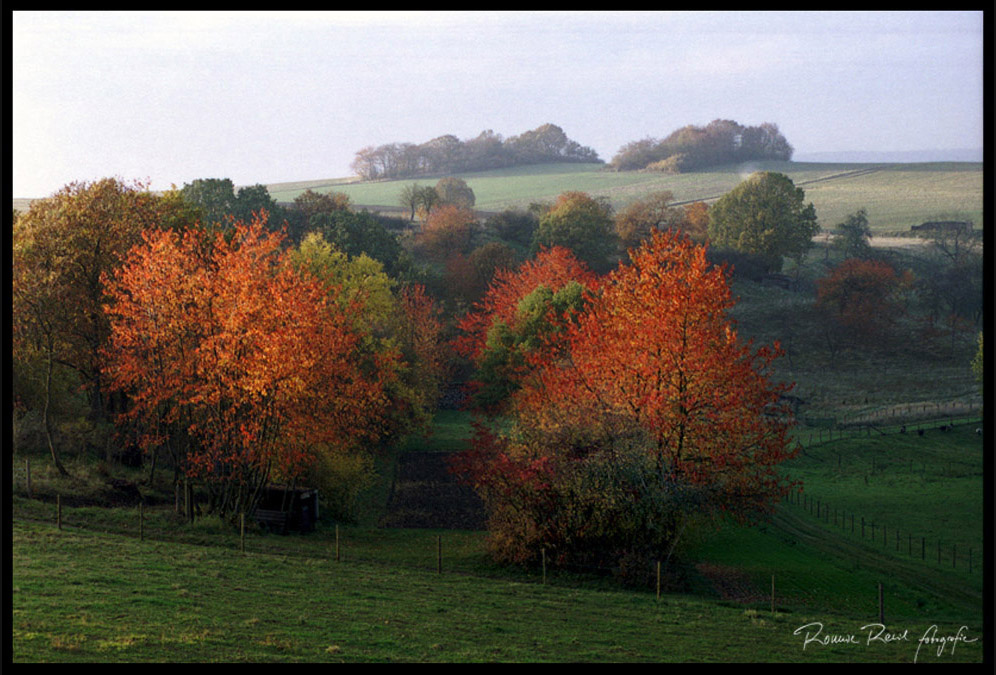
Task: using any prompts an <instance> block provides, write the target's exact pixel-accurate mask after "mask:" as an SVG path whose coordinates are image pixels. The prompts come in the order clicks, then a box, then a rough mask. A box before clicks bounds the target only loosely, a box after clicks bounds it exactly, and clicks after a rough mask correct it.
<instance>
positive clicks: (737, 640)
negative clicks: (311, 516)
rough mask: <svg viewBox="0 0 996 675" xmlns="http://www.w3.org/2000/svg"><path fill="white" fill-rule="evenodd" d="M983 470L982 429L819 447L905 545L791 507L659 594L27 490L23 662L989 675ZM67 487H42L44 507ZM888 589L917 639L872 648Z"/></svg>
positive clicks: (826, 481)
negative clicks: (923, 553)
mask: <svg viewBox="0 0 996 675" xmlns="http://www.w3.org/2000/svg"><path fill="white" fill-rule="evenodd" d="M466 421H467V420H466V418H465V417H464V418H463V419H461V416H460V415H449V416H446V418H445V419H443V420H442V421H441V432H442V433H441V434H440V436H441V438H440V439H438V446H435V447H438V448H442V447H452V448H455V447H456V445H455V444H454V442H455V440H456V439H457V438H458V437H459V436H461V435H465V433H466V431H467V426H466ZM461 428H462V429H463V433H461ZM869 452H871V453H872V454H874V455H876V456H877V457H878V459H879V461H878V463H877V465H876V468H875V469H874V470H872V468H871V467H870V466H869V457H870V455H869ZM837 454H840V455H841V456H842V458H843V461H842V462H841V465H840V466H841V468H840V469H838V466H837V463H836V461H829V460H831V459H834V458H835V457H836V455H837ZM910 457H914V458H915V461H916V462H917V464H916V466H915V468H916V471H915V472H914V473H913V474H909V472H908V471H907V459H908V458H910ZM921 461H924V462H926V463H927V464H929V466H930V468H931V469H932V470H931V471H927V472H923V471H921V470H920V464H919V462H921ZM949 464H950V465H951V466H952V469H951V470H944V468H945V467H947V466H948V465H949ZM981 467H982V440H981V438H980V437H978V436H977V435H976V434H975V433H974V429H973V428H971V427H963V428H959V429H956V430H954V431H952V432H947V433H946V434H945V433H942V432H939V431H936V430H935V431H933V432H929V433H928V435H926V436H924V437H919V436H913V435H901V434H891V435H889V436H888V437H884V438H883V439H882V440H881V441H880V442H878V443H877V444H876V445H875V446H874V447H872V448H871V449H870V450H869V448H867V447H865V444H864V443H861V442H856V441H854V440H853V439H852V440H849V441H842V442H835V443H829V444H823V445H820V446H819V447H810V448H808V449H807V452H806V454H804V455H801V456H800V457H799V458H798V459H796V460H794V461H793V462H792V463H791V464H790V466H789V467H788V469H789V471H790V472H791V473H792V474H793V475H794V476H795V477H798V478H802V479H803V480H804V481H805V483H806V490H807V495H808V496H809V498H810V499H812V498H815V497H819V498H822V500H823V503H824V504H825V503H826V502H827V501H828V500H832V503H833V506H834V508H840V509H841V510H842V511H847V512H854V511H857V512H858V513H862V514H864V515H865V516H866V517H867V518H868V519H869V520H871V519H875V520H876V522H877V523H878V524H879V527H881V524H882V523H886V524H887V525H888V526H889V527H890V532H892V529H891V528H895V527H899V528H900V529H901V532H902V533H903V539H902V543H903V546H902V547H901V550H900V551H898V552H897V551H896V550H894V547H893V545H892V542H893V540H892V539H891V538H889V539H887V545H883V544H882V543H881V542H879V541H878V540H877V539H872V538H871V536H870V533H869V536H868V537H867V538H862V537H860V536H859V535H858V534H852V533H850V532H849V531H845V530H843V529H842V528H840V527H836V526H833V525H832V524H830V523H824V522H823V520H822V519H821V518H817V517H815V516H814V515H813V514H812V513H811V512H810V511H808V510H807V509H805V508H804V507H803V506H801V505H799V504H796V503H786V504H783V505H782V506H781V508H780V509H779V512H778V513H777V514H776V517H775V518H774V520H773V521H772V523H770V524H769V525H766V526H761V527H754V528H747V527H738V526H734V525H725V526H722V527H721V528H719V529H718V530H703V531H700V532H699V533H698V534H697V536H696V537H694V538H693V539H692V540H690V543H689V547H688V549H687V550H688V554H689V555H688V557H687V560H688V561H689V562H688V563H685V565H687V569H685V571H684V573H683V578H684V579H685V587H684V589H683V590H680V591H678V592H674V591H672V592H668V591H667V589H665V593H664V595H663V596H662V598H661V600H660V601H658V600H657V599H656V594H655V592H654V589H652V588H645V589H639V588H636V589H634V588H629V589H627V588H623V587H621V586H619V585H618V584H616V583H615V582H614V581H613V580H612V578H611V577H595V576H591V575H583V574H576V573H569V572H563V571H557V570H552V569H551V570H550V572H549V574H548V578H547V583H546V584H544V583H543V578H542V575H541V571H540V570H537V569H519V568H511V569H509V568H500V567H497V566H495V565H494V564H492V563H490V562H489V561H488V559H487V557H486V556H485V554H484V548H483V544H484V533H483V532H472V531H443V530H415V529H409V530H404V529H380V528H377V527H364V526H353V527H343V528H341V530H340V538H341V545H340V559H339V560H338V561H336V558H335V550H336V549H335V531H334V529H333V526H332V525H331V524H330V523H322V524H321V525H320V527H319V530H318V531H317V532H315V533H313V534H311V535H306V536H299V535H288V536H278V535H264V534H260V533H257V532H253V533H251V534H250V535H249V537H248V539H247V543H246V552H245V553H242V552H241V551H240V543H239V536H238V533H236V532H233V531H232V530H231V529H230V528H226V527H223V526H221V525H220V524H218V523H216V522H214V521H212V520H211V519H210V518H205V519H203V520H200V521H198V522H197V523H195V524H183V523H180V522H178V521H177V519H176V516H175V515H174V514H173V513H172V505H171V504H162V505H160V506H155V505H153V506H150V507H147V508H146V511H145V517H146V521H145V525H144V541H143V540H140V539H139V537H138V522H137V521H138V518H137V515H138V514H137V511H136V509H135V508H134V507H129V508H113V509H111V508H106V507H93V506H77V507H70V506H64V507H63V511H62V529H61V530H59V529H57V527H56V525H55V523H54V519H55V506H54V504H53V503H52V502H51V501H43V500H40V499H26V498H24V496H23V494H22V493H23V486H20V485H18V486H17V488H16V490H15V495H14V497H13V510H14V516H15V517H14V520H13V549H12V560H11V562H12V576H11V590H12V596H11V598H12V605H11V607H12V614H11V616H12V648H13V651H12V659H13V660H14V661H17V662H33V661H61V662H72V661H78V662H86V661H90V662H92V661H155V660H162V661H308V662H338V661H345V662H373V661H379V662H383V661H440V662H466V661H506V662H507V661H548V662H554V661H556V662H566V661H575V660H585V661H659V662H673V661H681V662H690V661H716V662H724V661H725V662H744V661H752V662H754V661H756V662H764V661H768V662H797V663H807V662H821V661H831V662H855V661H873V662H912V661H913V660H914V659H916V660H917V662H920V663H923V662H940V663H949V662H979V661H981V659H982V649H983V643H982V641H981V631H982V624H981V622H982V608H983V603H982V597H983V595H982V593H983V588H982V585H983V581H982V580H983V578H984V575H983V571H982V566H983V563H984V560H983V555H982V551H981V546H982V544H981V539H982V524H981V517H980V516H981V503H982V470H981ZM866 476H868V480H867V483H866V482H865V477H866ZM49 480H52V481H58V479H56V478H54V477H51V476H46V475H40V476H39V477H38V490H37V493H42V494H47V493H45V492H44V490H45V489H46V488H47V487H50V486H47V485H46V483H47V481H49ZM37 493H36V494H37ZM952 493H957V494H958V495H959V498H958V499H957V500H953V499H951V498H950V495H951V494H952ZM913 495H915V499H914V500H913V501H912V502H911V499H912V498H913ZM50 496H51V495H49V497H50ZM908 530H909V531H915V532H916V533H917V534H918V535H920V534H922V535H924V536H928V537H929V538H930V539H929V540H928V541H929V543H928V547H929V548H928V555H927V557H926V560H921V559H920V557H919V549H917V550H916V551H915V553H917V555H910V554H909V553H908V552H907V549H906V545H905V544H906V538H905V536H906V534H905V533H906V532H907V531H908ZM879 531H880V530H879ZM437 537H440V539H438V540H437ZM935 538H943V541H944V542H945V544H946V545H947V544H950V543H952V542H955V543H957V544H958V546H959V550H960V551H961V553H960V559H959V561H958V566H957V568H955V567H954V566H953V565H952V563H951V560H950V557H948V554H947V552H946V549H945V554H944V555H945V557H944V559H943V560H942V563H941V564H937V562H936V557H935V556H936V552H935V549H934V543H933V541H934V539H935ZM437 541H440V542H442V547H441V549H437V548H436V547H437ZM970 547H974V549H973V552H974V567H973V571H972V572H969V570H968V569H967V553H968V548H970ZM437 551H441V552H442V555H441V559H442V573H438V572H437V570H436V565H437ZM772 577H774V582H775V596H776V613H775V614H772V613H771V580H772ZM879 583H881V584H882V586H883V598H884V608H885V616H884V618H885V625H886V626H887V627H888V631H889V632H890V633H893V634H897V635H898V634H902V633H907V635H908V637H907V639H905V640H896V641H894V642H891V643H888V644H886V643H884V642H878V641H875V642H868V641H867V638H868V635H867V630H862V627H863V626H866V625H867V624H869V623H874V622H876V621H877V619H878V584H879ZM305 589H307V590H306V591H305ZM816 623H819V624H822V625H823V626H824V631H825V633H832V634H856V635H858V636H859V637H860V640H858V642H857V643H856V644H834V645H822V644H818V643H810V644H808V645H806V646H805V648H804V645H803V637H804V635H803V634H800V633H798V632H797V631H799V629H800V628H801V627H802V626H807V625H813V624H816ZM931 626H937V631H938V633H937V635H942V636H943V635H947V636H950V635H957V634H958V631H959V629H960V628H961V627H962V626H965V629H964V630H963V633H962V634H963V635H965V636H966V637H967V638H968V639H971V640H977V641H975V642H964V643H958V644H956V645H954V646H955V649H954V650H952V649H951V648H950V645H948V646H947V648H946V649H944V650H942V652H941V653H940V654H938V652H937V647H936V645H935V646H933V647H932V648H930V649H927V648H924V647H921V649H920V651H919V653H918V652H917V647H918V646H919V639H920V638H921V637H922V636H923V635H925V634H928V633H929V631H930V627H931ZM810 630H815V628H811V629H810ZM803 632H805V631H803Z"/></svg>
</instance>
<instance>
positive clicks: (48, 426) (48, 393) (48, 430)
mask: <svg viewBox="0 0 996 675" xmlns="http://www.w3.org/2000/svg"><path fill="white" fill-rule="evenodd" d="M53 349H54V348H53V346H52V344H51V342H50V343H49V346H48V371H47V372H46V373H45V405H44V407H43V408H42V421H43V422H44V424H45V440H47V441H48V450H49V452H51V453H52V462H53V463H54V464H55V468H56V469H58V470H59V473H60V474H61V475H63V476H68V475H69V472H68V471H66V467H64V466H62V462H61V461H60V460H59V453H58V452H57V451H56V449H55V443H54V442H53V441H52V421H51V419H49V414H48V409H49V406H50V404H51V401H52V368H53V358H52V351H53Z"/></svg>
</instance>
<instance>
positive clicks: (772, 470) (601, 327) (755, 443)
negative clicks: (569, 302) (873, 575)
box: [457, 231, 793, 570]
mask: <svg viewBox="0 0 996 675" xmlns="http://www.w3.org/2000/svg"><path fill="white" fill-rule="evenodd" d="M733 302H734V301H733V299H732V296H731V293H730V290H729V287H728V284H727V279H726V273H725V270H723V269H721V268H717V267H713V266H711V265H710V264H709V263H708V262H707V260H706V257H705V249H704V248H703V247H701V246H697V245H695V244H694V243H692V242H691V241H690V240H689V239H688V238H687V237H685V236H684V235H682V234H680V233H675V232H672V231H665V232H654V233H652V235H651V238H650V239H649V240H648V241H647V242H645V243H644V245H643V246H642V247H641V248H639V249H636V250H633V251H631V263H630V264H629V265H625V266H621V267H619V268H618V269H616V270H615V271H613V272H611V273H610V274H608V275H607V276H605V277H603V278H602V279H600V280H599V282H598V283H597V285H595V286H593V287H592V288H590V289H589V290H588V292H587V293H586V298H585V302H584V305H583V309H582V311H581V312H580V314H579V315H578V316H577V317H576V319H575V320H574V321H572V322H569V323H567V324H566V330H565V333H564V335H563V336H562V337H561V338H560V344H561V345H562V349H561V350H559V351H549V350H537V351H535V352H533V353H532V354H531V355H530V359H529V363H530V366H531V369H530V371H529V373H528V374H527V375H526V376H525V377H524V378H523V379H522V380H521V386H520V388H519V390H518V391H517V392H516V393H515V394H514V395H513V398H512V404H511V407H510V409H511V419H512V420H513V421H514V424H513V425H512V426H511V427H509V426H508V425H507V423H506V424H505V425H504V426H501V427H499V428H500V429H501V431H487V430H484V429H482V430H481V431H480V433H479V436H478V442H477V445H476V447H475V449H474V450H472V451H471V452H469V453H468V454H466V455H464V456H463V457H462V458H461V461H462V464H458V467H457V468H458V469H459V470H462V471H463V473H464V474H465V475H467V476H469V479H470V481H471V482H472V483H473V484H475V485H476V486H477V487H478V488H479V490H480V491H481V493H482V495H483V496H484V498H485V502H486V504H487V506H488V508H489V517H490V528H491V536H492V545H493V546H494V550H495V551H496V552H497V553H498V555H499V557H502V558H504V559H507V560H514V561H524V560H529V559H531V558H534V557H535V556H536V555H537V553H538V552H539V549H540V548H541V547H542V548H546V549H547V551H548V553H549V552H553V554H554V559H556V560H561V561H565V562H586V563H598V564H612V565H618V564H621V563H620V561H621V560H624V559H627V558H628V556H636V557H637V558H638V559H642V560H643V562H646V560H647V559H649V556H660V555H661V554H668V555H670V553H671V551H673V550H674V545H675V544H676V542H677V541H678V540H679V538H680V534H681V532H682V530H683V529H684V527H685V526H686V524H687V522H688V521H689V518H690V516H692V514H710V513H712V514H719V513H727V514H730V515H732V516H733V517H735V518H738V519H741V520H743V521H750V520H752V519H754V518H757V517H762V516H763V515H764V514H766V513H769V512H770V510H771V509H772V507H773V505H774V504H775V503H776V502H777V501H778V500H779V499H781V498H782V497H783V496H784V495H785V494H787V492H788V490H789V489H790V488H791V485H790V484H789V483H788V482H786V481H785V480H784V479H783V478H782V476H781V475H780V474H779V472H778V465H779V464H780V463H781V462H782V461H783V460H785V459H787V458H789V457H791V456H792V454H793V451H792V450H790V448H789V437H788V431H789V429H790V427H791V424H792V420H791V417H790V416H789V414H788V411H787V410H786V409H785V408H784V407H783V406H780V405H779V398H780V395H781V394H782V393H783V392H784V391H786V390H787V389H788V387H787V386H786V385H781V384H777V383H774V382H773V381H772V380H771V379H770V373H769V372H768V370H769V366H770V365H771V363H772V361H773V360H774V359H775V358H776V357H777V356H778V355H779V353H780V352H779V348H778V346H777V345H774V346H772V347H759V348H754V347H753V345H751V344H750V343H743V342H741V340H740V339H739V338H738V336H737V334H736V332H735V330H734V329H733V326H732V324H731V321H730V319H729V317H728V314H727V312H728V310H729V309H730V308H731V307H732V305H733ZM641 556H643V558H640V557H641ZM658 559H659V558H658ZM642 569H644V570H646V567H645V566H644V567H643V568H642Z"/></svg>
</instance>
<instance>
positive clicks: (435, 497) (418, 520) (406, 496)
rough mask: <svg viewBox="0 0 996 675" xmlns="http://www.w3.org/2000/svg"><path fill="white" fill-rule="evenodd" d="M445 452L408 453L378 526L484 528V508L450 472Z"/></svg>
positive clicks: (477, 498) (468, 489) (449, 528)
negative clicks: (385, 512)
mask: <svg viewBox="0 0 996 675" xmlns="http://www.w3.org/2000/svg"><path fill="white" fill-rule="evenodd" d="M448 457H450V453H446V452H409V453H406V454H405V455H404V456H402V457H401V459H400V460H399V462H398V474H397V477H396V478H395V480H394V485H393V487H392V489H391V496H390V498H389V499H388V504H387V515H385V516H384V517H383V518H382V519H381V522H380V526H381V527H405V528H427V529H447V530H481V529H484V524H485V521H484V507H483V504H482V503H481V500H480V498H479V497H478V496H477V494H476V493H475V492H474V490H473V489H472V488H470V487H468V486H466V485H461V484H460V483H458V482H457V480H456V478H455V477H454V476H453V475H452V474H451V473H450V472H449V470H448V467H447V463H446V460H447V458H448Z"/></svg>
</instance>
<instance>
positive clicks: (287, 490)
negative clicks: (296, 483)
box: [255, 485, 318, 534]
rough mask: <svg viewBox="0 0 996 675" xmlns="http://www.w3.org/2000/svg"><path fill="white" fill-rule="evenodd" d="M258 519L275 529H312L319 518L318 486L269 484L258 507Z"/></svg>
mask: <svg viewBox="0 0 996 675" xmlns="http://www.w3.org/2000/svg"><path fill="white" fill-rule="evenodd" d="M255 518H256V522H257V523H259V524H260V525H262V526H263V527H265V528H267V529H268V530H270V531H271V532H277V533H279V534H287V533H288V532H312V531H314V529H315V523H317V522H318V490H316V489H314V488H291V487H288V486H286V485H267V486H266V487H265V488H263V494H262V496H261V497H260V500H259V505H258V506H257V507H256V516H255Z"/></svg>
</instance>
